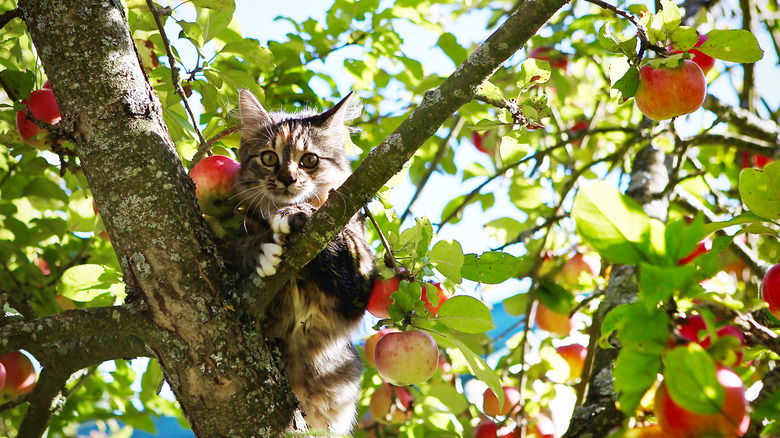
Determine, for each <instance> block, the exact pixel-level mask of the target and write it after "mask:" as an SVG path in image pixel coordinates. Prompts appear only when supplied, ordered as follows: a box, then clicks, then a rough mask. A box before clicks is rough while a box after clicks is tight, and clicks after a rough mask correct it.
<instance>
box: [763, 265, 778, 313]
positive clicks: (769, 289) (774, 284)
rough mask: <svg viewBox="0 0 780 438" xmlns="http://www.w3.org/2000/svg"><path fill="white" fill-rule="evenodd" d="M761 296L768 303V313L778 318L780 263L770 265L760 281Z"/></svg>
mask: <svg viewBox="0 0 780 438" xmlns="http://www.w3.org/2000/svg"><path fill="white" fill-rule="evenodd" d="M761 298H763V299H764V301H766V303H767V304H769V313H771V314H772V315H773V316H774V317H775V318H778V319H780V263H778V264H776V265H774V266H772V267H771V268H769V270H768V271H766V274H764V279H763V280H762V281H761Z"/></svg>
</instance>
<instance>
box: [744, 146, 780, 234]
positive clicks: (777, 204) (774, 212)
mask: <svg viewBox="0 0 780 438" xmlns="http://www.w3.org/2000/svg"><path fill="white" fill-rule="evenodd" d="M739 195H740V197H742V202H744V203H745V205H746V206H747V208H748V209H750V211H752V212H753V213H755V214H757V215H759V216H762V217H764V218H766V219H770V220H775V219H780V161H774V162H772V163H769V164H767V165H766V167H764V168H763V169H760V170H759V169H743V170H742V173H740V174H739Z"/></svg>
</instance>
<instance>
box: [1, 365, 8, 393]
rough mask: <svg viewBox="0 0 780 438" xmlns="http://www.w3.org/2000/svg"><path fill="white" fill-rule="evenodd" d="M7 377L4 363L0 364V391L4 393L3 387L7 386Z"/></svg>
mask: <svg viewBox="0 0 780 438" xmlns="http://www.w3.org/2000/svg"><path fill="white" fill-rule="evenodd" d="M6 376H7V372H6V371H5V365H3V363H2V362H0V391H2V390H3V387H4V386H5V379H6Z"/></svg>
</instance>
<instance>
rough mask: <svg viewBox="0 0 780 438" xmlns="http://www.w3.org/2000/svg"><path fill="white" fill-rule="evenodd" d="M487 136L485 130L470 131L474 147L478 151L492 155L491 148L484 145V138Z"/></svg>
mask: <svg viewBox="0 0 780 438" xmlns="http://www.w3.org/2000/svg"><path fill="white" fill-rule="evenodd" d="M487 136H488V133H487V132H485V133H484V134H480V133H479V132H477V131H474V132H472V133H471V142H472V143H474V147H475V148H477V150H478V151H480V152H482V153H485V154H487V155H490V156H493V148H487V147H485V139H486V138H487Z"/></svg>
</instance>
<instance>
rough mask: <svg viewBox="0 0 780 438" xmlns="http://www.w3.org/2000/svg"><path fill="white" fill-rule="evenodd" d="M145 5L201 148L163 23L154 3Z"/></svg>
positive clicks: (200, 134)
mask: <svg viewBox="0 0 780 438" xmlns="http://www.w3.org/2000/svg"><path fill="white" fill-rule="evenodd" d="M146 5H147V6H148V7H149V11H150V12H151V13H152V16H153V17H154V22H155V23H156V24H157V29H158V30H159V31H160V37H161V38H162V41H163V46H165V53H166V54H167V55H168V63H169V64H170V66H171V80H172V81H173V87H174V88H175V89H176V94H178V95H179V97H180V98H181V101H182V103H183V104H184V109H186V110H187V114H188V115H189V116H190V120H191V121H192V127H193V128H194V129H195V132H197V133H198V138H199V139H200V145H201V147H203V145H204V144H205V143H206V139H205V138H203V134H202V133H201V132H200V129H199V128H198V121H197V120H196V119H195V114H193V112H192V109H190V104H189V103H187V95H186V94H184V89H183V88H182V87H181V83H180V81H181V78H180V77H179V67H178V66H176V57H175V56H174V55H173V49H171V42H170V41H169V40H168V36H167V35H166V34H165V26H164V25H163V22H162V21H161V20H160V16H159V14H158V13H157V12H158V11H157V7H155V6H154V2H153V1H152V0H146Z"/></svg>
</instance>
